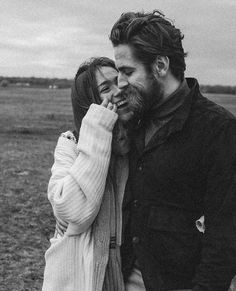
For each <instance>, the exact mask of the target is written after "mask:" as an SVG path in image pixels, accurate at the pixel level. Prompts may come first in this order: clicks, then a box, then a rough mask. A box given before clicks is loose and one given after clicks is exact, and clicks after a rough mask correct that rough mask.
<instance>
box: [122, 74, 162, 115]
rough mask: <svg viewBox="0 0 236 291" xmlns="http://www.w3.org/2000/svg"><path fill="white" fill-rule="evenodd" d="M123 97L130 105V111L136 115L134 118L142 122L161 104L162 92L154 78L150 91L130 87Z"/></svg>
mask: <svg viewBox="0 0 236 291" xmlns="http://www.w3.org/2000/svg"><path fill="white" fill-rule="evenodd" d="M122 95H123V96H124V98H125V99H126V100H127V101H128V103H129V109H130V111H132V112H133V113H134V116H133V118H134V119H136V120H141V119H143V118H144V116H145V115H146V114H147V113H148V112H149V110H151V109H152V107H153V106H154V105H155V104H156V103H158V102H159V100H160V99H161V96H162V90H161V86H160V84H159V82H158V81H157V80H156V79H155V78H154V77H153V78H152V79H151V81H150V86H149V89H148V90H144V89H143V88H140V87H137V86H133V85H129V86H128V87H127V88H126V89H125V90H124V91H123V92H122Z"/></svg>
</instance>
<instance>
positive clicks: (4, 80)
mask: <svg viewBox="0 0 236 291" xmlns="http://www.w3.org/2000/svg"><path fill="white" fill-rule="evenodd" d="M72 82H73V80H71V79H59V78H36V77H2V76H0V86H1V87H7V86H18V87H41V88H52V89H64V88H70V87H71V85H72Z"/></svg>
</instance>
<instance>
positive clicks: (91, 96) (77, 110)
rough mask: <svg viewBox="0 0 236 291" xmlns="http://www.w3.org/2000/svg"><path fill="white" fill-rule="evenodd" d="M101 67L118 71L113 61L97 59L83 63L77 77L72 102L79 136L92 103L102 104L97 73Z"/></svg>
mask: <svg viewBox="0 0 236 291" xmlns="http://www.w3.org/2000/svg"><path fill="white" fill-rule="evenodd" d="M101 67H112V68H114V69H115V70H116V67H115V63H114V61H113V60H111V59H109V58H106V57H97V58H91V59H90V60H88V61H86V62H84V63H82V64H81V65H80V67H79V69H78V71H77V73H76V75H75V78H74V82H73V85H72V89H71V102H72V109H73V115H74V123H75V129H76V133H77V136H78V134H79V130H80V126H81V122H82V119H83V117H84V116H85V114H86V112H87V111H88V109H89V106H90V105H91V104H92V103H96V104H100V103H101V99H100V96H99V92H98V88H97V82H96V71H97V70H98V69H99V68H101Z"/></svg>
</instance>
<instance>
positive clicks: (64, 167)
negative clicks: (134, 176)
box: [48, 104, 117, 232]
mask: <svg viewBox="0 0 236 291" xmlns="http://www.w3.org/2000/svg"><path fill="white" fill-rule="evenodd" d="M116 120H117V114H116V113H115V112H113V111H110V110H108V109H106V108H105V107H102V106H100V105H95V104H92V105H91V106H90V109H89V110H88V112H87V114H86V116H85V117H84V118H83V121H82V125H81V128H80V134H79V141H78V144H77V146H76V144H75V143H73V142H72V141H71V140H69V139H66V138H64V137H60V138H59V140H58V143H57V146H56V149H55V153H54V158H55V161H54V165H53V167H52V170H51V171H52V176H51V178H50V181H49V185H48V198H49V200H50V202H51V204H52V207H53V210H54V214H55V216H56V217H57V218H59V220H61V221H64V222H67V223H69V222H70V223H73V224H76V225H77V226H78V225H79V227H80V232H83V231H85V230H86V229H87V228H88V227H89V226H90V225H91V223H92V222H93V220H94V219H95V217H96V215H97V213H98V211H99V208H100V205H101V201H102V197H103V192H104V189H105V183H106V177H107V172H108V167H109V162H110V155H111V140H112V129H113V126H114V124H115V122H116Z"/></svg>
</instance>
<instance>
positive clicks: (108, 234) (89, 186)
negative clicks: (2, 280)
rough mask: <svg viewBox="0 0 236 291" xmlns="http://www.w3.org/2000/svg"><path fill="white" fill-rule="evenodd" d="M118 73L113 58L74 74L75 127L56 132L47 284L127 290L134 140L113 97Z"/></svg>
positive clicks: (46, 290) (50, 288)
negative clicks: (125, 248) (126, 205)
mask: <svg viewBox="0 0 236 291" xmlns="http://www.w3.org/2000/svg"><path fill="white" fill-rule="evenodd" d="M116 79H117V71H116V68H115V65H114V62H113V61H112V60H110V59H108V58H94V59H92V60H91V61H89V62H87V63H85V64H83V65H82V66H81V67H80V68H79V70H78V72H77V74H76V77H75V80H74V84H73V87H72V95H71V96H72V107H73V114H74V121H75V128H76V133H74V134H73V133H72V132H66V133H64V134H62V136H61V137H60V138H59V140H58V143H57V146H56V149H55V161H54V165H53V167H52V176H51V178H50V181H49V186H48V198H49V200H50V202H51V204H52V208H53V211H54V215H55V217H56V221H57V227H56V232H55V235H54V237H53V238H52V239H51V246H50V248H49V249H48V250H47V252H46V254H45V259H46V267H45V272H44V283H43V291H54V290H55V291H60V290H61V291H64V290H70V291H87V290H88V291H91V290H93V291H95V290H96V291H100V290H101V291H102V290H103V291H105V290H106V291H109V290H111V291H116V290H117V291H122V290H124V285H123V277H122V273H121V266H120V264H121V263H120V249H119V247H120V245H121V224H122V222H121V204H122V198H123V194H124V188H125V184H126V180H127V176H128V163H127V157H126V154H127V153H128V150H129V140H128V138H127V130H126V129H124V127H123V125H122V124H121V123H120V122H116V121H117V118H118V115H117V113H116V109H117V108H116V105H115V104H112V99H113V97H114V96H115V95H117V94H119V89H118V88H117V85H116ZM115 124H116V125H115ZM114 126H115V128H114ZM113 128H114V130H113ZM112 131H113V134H112ZM77 136H79V138H78V141H77Z"/></svg>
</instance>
